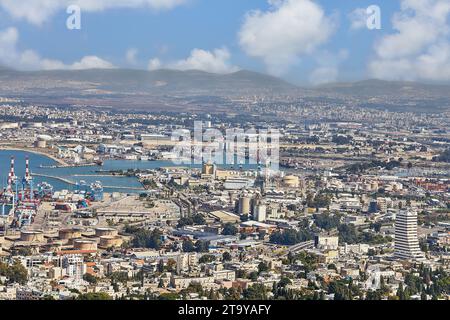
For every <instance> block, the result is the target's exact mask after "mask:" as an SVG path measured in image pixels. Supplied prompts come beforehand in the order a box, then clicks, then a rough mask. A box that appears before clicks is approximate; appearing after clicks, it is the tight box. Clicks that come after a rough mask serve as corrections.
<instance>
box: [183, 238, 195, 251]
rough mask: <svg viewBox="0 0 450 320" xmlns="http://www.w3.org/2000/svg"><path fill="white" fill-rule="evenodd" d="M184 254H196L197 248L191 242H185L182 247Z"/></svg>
mask: <svg viewBox="0 0 450 320" xmlns="http://www.w3.org/2000/svg"><path fill="white" fill-rule="evenodd" d="M182 248H183V251H184V252H194V251H195V246H194V243H193V242H192V241H191V240H184V241H183V245H182Z"/></svg>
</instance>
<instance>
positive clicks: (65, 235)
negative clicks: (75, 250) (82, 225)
mask: <svg viewBox="0 0 450 320" xmlns="http://www.w3.org/2000/svg"><path fill="white" fill-rule="evenodd" d="M58 237H59V239H61V240H70V239H76V238H81V229H78V228H70V229H61V230H59V236H58Z"/></svg>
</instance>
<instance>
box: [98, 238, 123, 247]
mask: <svg viewBox="0 0 450 320" xmlns="http://www.w3.org/2000/svg"><path fill="white" fill-rule="evenodd" d="M122 244H123V239H122V237H121V236H103V237H100V247H102V248H117V247H120V246H121V245H122Z"/></svg>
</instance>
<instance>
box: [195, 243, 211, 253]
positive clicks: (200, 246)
mask: <svg viewBox="0 0 450 320" xmlns="http://www.w3.org/2000/svg"><path fill="white" fill-rule="evenodd" d="M195 251H196V252H199V253H200V252H208V251H209V241H203V240H198V241H197V242H196V243H195Z"/></svg>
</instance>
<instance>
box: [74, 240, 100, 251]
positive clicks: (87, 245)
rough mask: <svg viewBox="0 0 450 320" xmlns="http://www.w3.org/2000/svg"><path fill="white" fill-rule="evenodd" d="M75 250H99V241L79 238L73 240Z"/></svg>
mask: <svg viewBox="0 0 450 320" xmlns="http://www.w3.org/2000/svg"><path fill="white" fill-rule="evenodd" d="M73 248H74V249H75V250H89V251H91V250H97V242H95V241H92V240H84V239H77V240H74V241H73Z"/></svg>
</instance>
